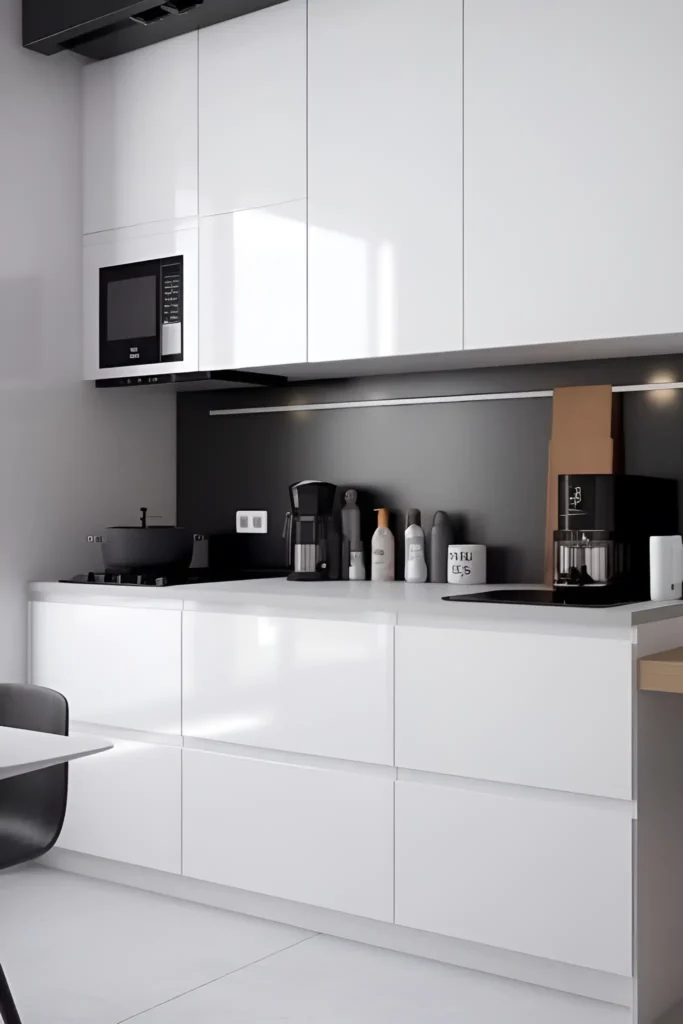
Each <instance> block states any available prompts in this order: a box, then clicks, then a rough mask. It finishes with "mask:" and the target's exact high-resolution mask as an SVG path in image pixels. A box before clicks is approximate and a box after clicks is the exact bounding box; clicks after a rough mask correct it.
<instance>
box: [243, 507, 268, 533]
mask: <svg viewBox="0 0 683 1024" xmlns="http://www.w3.org/2000/svg"><path fill="white" fill-rule="evenodd" d="M235 525H236V527H237V532H238V533H268V513H267V512H265V511H261V512H253V511H251V512H237V513H236V515H235Z"/></svg>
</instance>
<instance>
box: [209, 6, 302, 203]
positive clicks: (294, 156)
mask: <svg viewBox="0 0 683 1024" xmlns="http://www.w3.org/2000/svg"><path fill="white" fill-rule="evenodd" d="M199 179H200V183H201V192H200V198H199V212H200V214H202V215H205V214H215V213H231V212H233V211H235V210H245V209H252V208H254V207H258V206H272V205H274V204H275V203H285V202H290V201H293V200H296V199H304V198H305V197H306V0H287V2H286V3H282V4H276V5H275V6H274V7H269V8H267V9H266V10H263V11H257V12H256V13H254V14H250V15H248V16H247V17H242V18H233V19H232V20H230V21H226V22H223V23H222V24H220V25H214V26H213V27H211V28H207V29H202V31H200V33H199Z"/></svg>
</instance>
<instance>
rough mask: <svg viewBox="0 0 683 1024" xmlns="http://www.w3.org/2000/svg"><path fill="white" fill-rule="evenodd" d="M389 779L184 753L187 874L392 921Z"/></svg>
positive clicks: (362, 915) (240, 887) (391, 831)
mask: <svg viewBox="0 0 683 1024" xmlns="http://www.w3.org/2000/svg"><path fill="white" fill-rule="evenodd" d="M393 818H394V801H393V782H392V780H391V779H390V778H378V777H373V776H371V775H367V774H360V773H358V774H356V773H355V772H351V771H340V770H335V769H324V768H311V767H299V766H295V765H290V764H276V763H273V762H268V761H259V760H251V759H249V758H242V757H230V756H226V755H224V754H216V753H205V752H203V751H196V750H187V749H185V750H184V751H183V874H185V875H189V876H190V877H192V878H199V879H203V880H204V881H208V882H217V883H219V884H222V885H230V886H235V887H236V888H238V889H247V890H250V891H252V892H259V893H265V894H267V895H269V896H279V897H282V898H283V899H287V900H294V901H296V902H300V903H308V904H312V905H314V906H318V907H326V908H328V909H330V910H341V911H344V912H346V913H349V914H357V915H360V916H361V917H369V918H375V919H377V920H381V921H391V920H392V919H393V889H394V886H393V877H394V876H393V851H394V843H393Z"/></svg>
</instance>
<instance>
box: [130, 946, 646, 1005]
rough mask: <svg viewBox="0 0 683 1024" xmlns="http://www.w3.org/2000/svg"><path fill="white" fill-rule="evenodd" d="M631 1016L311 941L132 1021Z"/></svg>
mask: <svg viewBox="0 0 683 1024" xmlns="http://www.w3.org/2000/svg"><path fill="white" fill-rule="evenodd" d="M630 1021H631V1015H630V1013H629V1011H627V1010H625V1009H622V1008H619V1007H614V1006H607V1005H606V1004H602V1003H596V1002H592V1001H590V1000H587V999H579V998H576V997H572V996H565V995H562V994H560V993H554V992H550V991H548V990H547V989H541V988H537V987H534V986H531V985H522V984H518V983H516V982H510V981H505V980H503V979H500V978H493V977H490V976H488V975H485V974H477V973H475V972H473V971H465V970H461V969H459V968H456V967H448V966H446V965H445V964H438V963H434V962H432V961H429V960H420V959H417V958H415V957H410V956H406V955H404V954H401V953H391V952H388V951H387V950H381V949H373V948H372V947H370V946H361V945H358V944H356V943H352V942H345V941H343V940H341V939H332V938H328V937H326V936H317V937H316V938H312V939H309V940H308V941H307V942H303V943H302V944H301V945H299V946H295V947H293V948H291V949H288V950H285V951H284V952H281V953H278V954H277V955H276V956H273V957H271V958H269V959H267V960H263V961H262V962H261V963H258V964H254V965H253V966H251V967H247V968H245V969H244V970H241V971H238V972H237V973H236V974H232V975H230V976H229V977H227V978H224V979H222V980H221V981H217V982H214V983H213V984H211V985H207V986H205V987H204V988H201V989H198V990H196V991H195V992H192V993H189V994H187V995H185V996H181V997H180V998H178V999H175V1000H173V1001H172V1002H169V1003H167V1004H166V1005H165V1006H160V1007H157V1008H156V1009H154V1010H152V1011H150V1012H148V1013H144V1014H142V1016H140V1017H138V1018H136V1019H135V1022H134V1024H284V1022H287V1024H629V1022H630Z"/></svg>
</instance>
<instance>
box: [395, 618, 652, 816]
mask: <svg viewBox="0 0 683 1024" xmlns="http://www.w3.org/2000/svg"><path fill="white" fill-rule="evenodd" d="M632 659H633V648H632V646H631V644H630V642H629V641H627V640H623V641H619V640H613V641H608V640H602V639H597V638H592V637H563V636H552V635H545V636H543V635H531V634H528V633H489V632H486V631H484V630H467V629H433V628H422V627H419V628H417V627H410V626H403V627H401V626H399V627H398V628H397V630H396V764H397V765H399V766H400V767H403V768H415V769H418V770H421V771H428V772H439V773H442V774H445V775H460V776H464V777H468V778H474V779H487V780H491V781H493V782H508V783H516V784H518V785H523V786H540V787H543V788H546V789H560V790H568V791H570V792H573V793H590V794H594V795H596V796H608V797H616V798H618V799H622V800H630V799H631V795H632V761H631V733H632V714H631V704H632V694H633V672H632ZM579 751H580V756H577V753H578V752H579Z"/></svg>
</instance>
